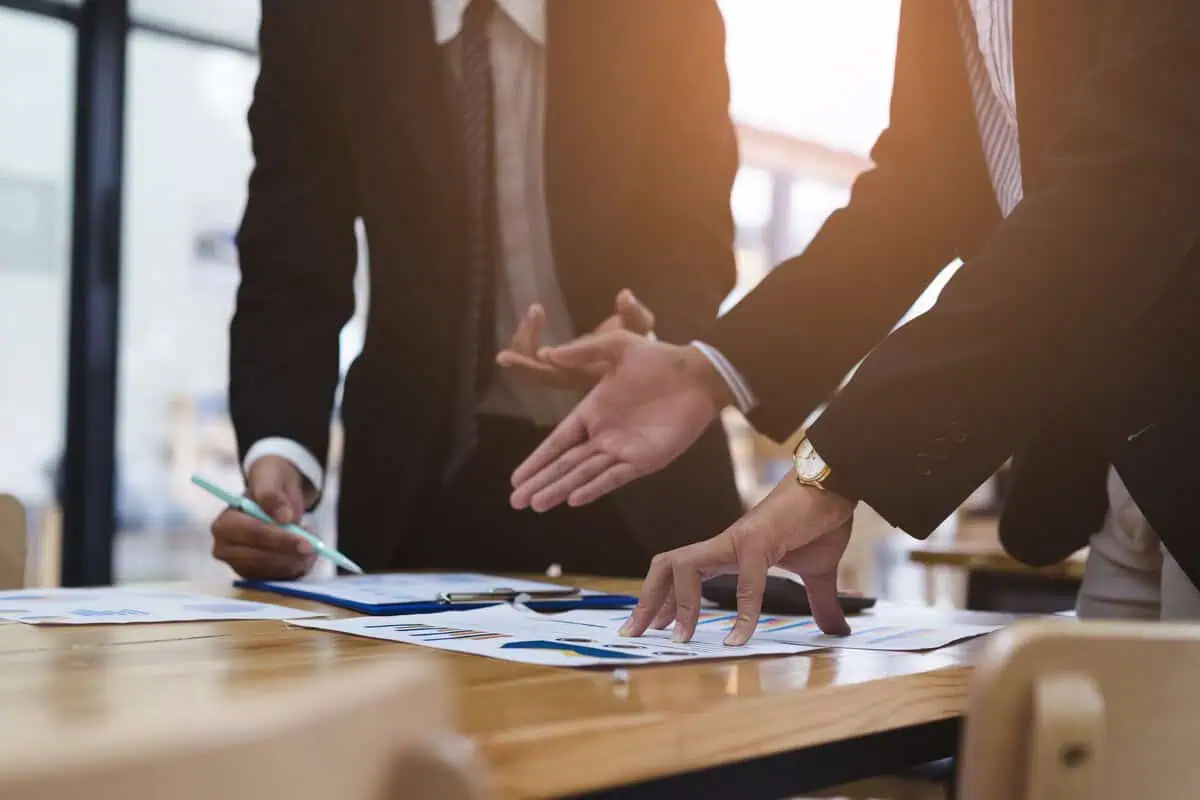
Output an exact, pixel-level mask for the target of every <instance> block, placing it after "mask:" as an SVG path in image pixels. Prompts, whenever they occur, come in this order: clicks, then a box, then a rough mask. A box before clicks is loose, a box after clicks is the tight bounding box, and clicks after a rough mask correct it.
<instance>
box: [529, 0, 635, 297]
mask: <svg viewBox="0 0 1200 800" xmlns="http://www.w3.org/2000/svg"><path fill="white" fill-rule="evenodd" d="M628 2H630V0H567V1H566V2H562V1H560V2H552V1H551V0H547V3H546V15H547V16H546V145H545V147H546V156H545V157H546V195H547V197H546V199H547V205H548V207H549V215H550V230H551V238H552V240H553V243H554V244H555V250H554V254H555V265H556V267H557V269H558V272H559V276H560V279H562V280H563V282H564V289H565V290H567V292H568V294H570V286H569V284H570V272H571V270H572V266H573V264H574V263H576V258H575V256H574V253H575V252H577V251H578V250H579V248H588V247H595V246H599V245H601V244H602V243H603V242H604V241H605V228H606V227H607V226H606V222H607V220H606V219H605V218H604V216H603V215H605V214H613V213H616V212H617V211H619V210H620V207H621V205H622V204H621V203H620V201H619V200H617V199H616V196H613V195H610V194H609V193H607V192H605V198H606V199H605V202H604V203H603V204H593V203H591V202H590V197H589V193H588V192H586V191H580V189H581V187H586V186H597V185H599V186H612V185H613V181H620V180H632V179H633V177H634V176H632V175H611V174H599V173H601V172H603V171H605V170H607V169H608V166H607V164H608V162H607V161H606V160H605V159H603V158H596V152H597V151H603V150H604V149H605V141H606V139H609V138H610V137H611V136H613V135H620V136H622V137H625V136H628V135H630V130H631V129H635V126H636V124H637V121H638V120H639V119H640V111H639V109H638V107H637V101H638V99H639V98H637V97H636V96H633V95H634V92H633V91H632V90H633V89H635V88H636V87H637V85H638V82H637V79H636V76H632V75H630V74H629V73H630V70H634V69H637V66H638V61H637V59H636V58H630V57H629V56H630V54H634V53H637V52H639V51H638V50H637V47H638V45H637V44H636V43H630V42H627V41H626V40H627V39H628V38H629V37H630V36H634V35H636V34H637V33H639V31H637V30H636V29H635V28H634V27H633V26H632V25H630V24H629V21H630V20H631V19H641V20H645V19H647V18H648V17H650V16H652V15H651V14H650V13H649V12H647V11H644V10H643V11H638V12H636V13H635V12H634V11H633V10H632V9H631V8H630V7H629V6H628V5H627V3H628ZM633 2H639V3H643V4H645V0H633ZM646 5H652V4H646ZM568 243H569V249H568Z"/></svg>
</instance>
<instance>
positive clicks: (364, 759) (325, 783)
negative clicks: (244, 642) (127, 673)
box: [0, 658, 483, 800]
mask: <svg viewBox="0 0 1200 800" xmlns="http://www.w3.org/2000/svg"><path fill="white" fill-rule="evenodd" d="M151 679H152V677H150V676H148V677H147V680H151ZM480 775H481V773H480V772H479V770H478V769H477V767H476V764H475V761H474V758H473V754H472V751H471V748H470V746H469V744H468V743H467V742H466V740H465V739H461V738H458V737H456V736H454V735H453V733H452V731H451V722H450V706H449V698H448V696H447V692H446V690H445V685H444V684H443V683H442V681H441V680H439V675H438V673H437V672H435V671H434V667H433V666H432V664H431V662H430V661H426V660H425V659H423V658H414V659H409V658H400V659H397V660H395V661H389V662H388V663H386V664H384V665H381V666H379V667H378V668H371V669H356V670H351V671H349V672H348V673H346V674H343V675H340V676H338V677H336V678H328V679H324V680H321V681H309V682H305V683H303V684H302V685H293V687H292V688H290V689H284V690H278V691H273V692H271V693H269V694H267V695H259V696H254V697H252V698H249V699H240V700H239V699H237V698H230V699H229V700H228V701H222V702H220V703H218V704H216V705H214V706H210V707H206V708H194V707H193V708H192V709H191V710H188V711H183V712H175V713H172V712H171V710H170V709H163V710H161V711H158V712H156V713H153V714H151V713H147V714H146V715H144V716H137V717H136V718H135V717H134V716H129V717H126V718H124V719H122V720H121V721H120V722H115V723H113V724H112V725H108V726H105V725H100V726H97V727H93V728H87V729H83V730H76V731H74V732H67V733H55V734H54V735H52V736H46V737H39V736H37V735H36V734H34V733H31V735H30V737H28V741H25V742H20V743H11V742H5V743H2V744H0V799H2V800H77V799H78V798H87V799H88V800H252V799H253V800H260V798H270V797H278V798H287V800H330V798H338V800H385V799H386V800H391V799H392V798H412V800H476V798H480V797H482V796H483V790H482V788H481V783H480V780H481V778H480Z"/></svg>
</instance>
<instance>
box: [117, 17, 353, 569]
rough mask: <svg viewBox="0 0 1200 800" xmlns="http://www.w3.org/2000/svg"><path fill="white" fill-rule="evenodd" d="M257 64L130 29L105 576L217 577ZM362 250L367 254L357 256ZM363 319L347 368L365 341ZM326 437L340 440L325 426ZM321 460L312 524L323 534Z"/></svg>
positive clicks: (327, 510) (229, 473)
mask: <svg viewBox="0 0 1200 800" xmlns="http://www.w3.org/2000/svg"><path fill="white" fill-rule="evenodd" d="M257 74H258V61H257V59H256V58H254V57H251V56H248V55H246V54H244V53H241V52H237V51H233V50H228V49H224V48H219V47H212V46H208V45H200V44H195V43H190V42H186V41H182V40H179V39H177V38H172V37H168V36H163V35H160V34H157V33H152V32H148V31H136V30H135V31H134V32H133V33H132V34H131V36H130V43H129V61H128V78H127V103H128V106H127V117H126V149H125V215H124V231H123V245H122V257H123V259H124V263H123V273H122V283H121V291H122V300H121V303H122V305H121V338H120V343H121V353H120V376H119V384H118V391H119V394H118V404H119V406H118V420H117V441H118V454H117V455H118V464H119V469H118V475H117V480H118V497H117V501H118V502H117V505H118V523H117V531H118V533H117V537H118V538H117V547H116V553H115V556H114V566H115V572H116V579H117V580H119V581H134V580H174V579H205V578H218V577H219V578H225V577H227V576H228V575H229V572H228V571H227V570H226V568H225V567H224V566H223V565H221V564H219V563H217V562H215V561H214V560H213V559H212V557H211V554H210V551H211V539H210V534H209V525H210V523H211V522H212V519H213V518H214V517H215V516H216V514H217V513H218V512H219V511H220V510H221V506H220V503H218V502H216V501H214V500H213V499H212V498H209V497H208V496H206V495H204V494H203V493H202V492H199V491H197V490H196V489H195V488H194V487H193V486H191V485H190V483H189V478H190V476H191V475H192V474H193V473H196V472H199V473H201V474H203V475H205V476H208V477H210V478H211V479H212V480H214V481H216V482H217V483H218V484H221V485H224V486H227V487H229V488H230V489H231V490H240V488H241V486H242V475H241V469H240V465H239V464H238V459H237V449H236V443H235V439H234V435H233V427H232V424H231V422H230V419H229V411H228V405H227V391H228V370H229V363H228V362H229V322H230V318H231V317H232V314H233V309H234V300H235V295H236V292H237V286H238V282H239V272H238V261H237V252H236V247H235V243H234V234H235V232H236V230H237V226H238V224H239V223H240V221H241V216H242V211H243V209H244V207H245V203H246V186H247V179H248V177H249V174H250V170H251V168H252V166H253V158H252V154H251V149H250V133H249V130H248V128H247V126H246V113H247V111H248V108H249V105H250V101H251V98H252V96H253V90H254V81H255V79H256V78H257ZM360 252H364V253H365V248H361V247H360ZM365 278H366V276H365V265H363V269H360V275H359V280H358V282H357V288H358V293H359V297H360V302H359V305H358V307H359V310H360V311H359V315H358V316H356V317H355V319H354V320H353V321H352V322H351V323H350V324H349V325H348V326H347V328H346V331H345V332H344V335H343V338H342V354H343V361H344V366H348V365H349V362H350V361H351V360H352V359H353V357H354V356H355V355H357V353H358V351H359V350H360V349H361V347H362V329H363V317H364V315H365V308H366V303H365V302H362V298H363V297H364V296H365V292H366V280H365ZM333 439H334V442H335V448H336V442H338V441H339V437H338V435H337V432H336V428H335V432H334V437H333ZM337 460H338V455H337V453H336V450H335V453H334V454H333V457H332V458H331V468H330V470H329V475H328V477H327V485H326V492H325V497H326V501H325V502H323V503H322V505H321V508H320V509H319V511H318V516H317V517H316V518H315V519H314V520H312V521H311V524H312V526H313V527H314V528H315V529H316V530H318V531H320V532H321V533H322V535H325V536H327V537H328V538H330V539H332V538H333V537H334V535H335V532H334V530H333V509H334V507H335V503H334V502H333V501H334V499H335V497H336V486H337V469H336V464H337Z"/></svg>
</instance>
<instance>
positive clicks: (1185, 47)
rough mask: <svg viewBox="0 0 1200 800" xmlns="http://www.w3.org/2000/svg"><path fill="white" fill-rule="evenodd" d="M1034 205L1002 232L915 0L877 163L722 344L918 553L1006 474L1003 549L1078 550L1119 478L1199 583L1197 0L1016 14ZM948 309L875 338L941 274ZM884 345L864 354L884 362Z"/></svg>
mask: <svg viewBox="0 0 1200 800" xmlns="http://www.w3.org/2000/svg"><path fill="white" fill-rule="evenodd" d="M1013 15H1014V18H1013V28H1014V69H1015V76H1016V95H1017V104H1018V118H1019V126H1020V143H1021V156H1022V168H1023V173H1024V189H1025V196H1024V200H1023V202H1022V203H1021V204H1020V205H1019V207H1018V208H1017V209H1016V210H1015V211H1014V213H1013V214H1012V215H1011V216H1010V217H1009V218H1008V219H1007V220H1006V221H1004V222H1003V223H1002V224H1001V219H1000V213H999V210H998V207H997V205H996V202H995V199H994V194H993V192H992V189H991V186H990V182H989V178H988V173H987V169H986V163H985V160H984V155H983V151H982V148H981V145H980V139H979V135H978V130H977V124H976V120H975V116H974V108H973V102H972V95H971V87H970V83H969V79H968V76H967V73H966V68H965V64H964V59H963V57H962V50H961V41H960V38H959V37H960V35H959V30H958V26H957V21H956V18H955V9H954V5H953V0H906V2H904V4H903V6H902V11H901V21H900V42H899V49H898V55H897V64H896V84H895V93H894V97H893V103H892V118H891V125H890V127H889V128H888V130H887V131H886V132H885V133H884V134H883V135H882V136H881V137H880V140H879V142H878V145H877V147H876V148H875V151H874V154H873V155H874V160H875V164H876V166H875V168H874V169H873V170H872V171H870V172H869V173H867V174H866V175H864V176H863V177H862V178H861V179H860V180H859V181H858V184H857V185H856V186H855V188H854V192H853V196H852V199H851V201H850V203H849V206H848V207H847V208H846V209H845V210H843V211H841V212H839V213H837V214H835V215H834V216H833V217H832V218H831V219H830V221H829V222H828V224H826V225H825V227H824V229H823V230H822V231H821V232H820V234H819V235H818V236H817V237H816V239H815V241H813V243H812V244H811V245H810V246H809V248H808V249H807V251H806V252H805V253H804V254H803V255H801V256H800V257H799V258H797V259H795V260H793V261H792V262H790V263H788V264H785V265H783V266H782V267H780V268H779V269H777V270H775V272H774V273H773V274H772V275H770V276H769V277H768V278H767V279H766V281H765V282H764V283H763V285H762V286H761V287H759V289H758V290H757V291H756V292H754V293H753V294H752V295H751V296H750V297H749V298H748V299H747V300H745V301H744V302H742V303H741V304H740V305H739V306H738V307H737V308H736V309H734V310H733V311H732V312H731V313H730V314H729V315H727V316H726V317H725V318H724V320H723V321H722V323H720V324H719V325H718V327H717V329H716V331H715V332H714V333H713V334H712V335H711V342H712V344H714V345H716V346H718V347H719V348H721V349H722V351H723V352H724V353H725V354H726V355H727V356H728V357H729V358H730V359H731V360H732V361H733V363H734V364H736V365H737V366H738V367H739V368H741V369H742V370H743V371H744V372H745V373H746V375H747V377H748V378H749V381H750V383H751V385H752V386H753V388H754V390H755V392H756V393H757V394H758V396H759V398H760V399H761V401H762V405H761V407H760V409H759V411H758V414H757V416H756V422H757V424H758V425H760V426H761V427H762V428H763V429H764V430H766V431H768V432H772V433H774V434H776V435H780V436H782V435H786V434H787V433H789V432H790V431H791V430H792V429H794V427H795V426H796V424H797V423H798V422H799V421H800V420H802V419H803V418H804V416H805V414H806V413H807V412H809V411H810V410H811V409H812V408H813V407H814V406H816V405H818V404H819V403H820V402H821V401H822V400H824V399H825V398H826V397H827V395H829V394H830V393H831V392H832V391H833V390H834V388H835V386H836V385H837V383H838V381H839V380H840V378H841V377H842V376H843V375H844V374H845V373H846V372H847V370H848V369H849V368H850V367H851V366H853V365H854V363H855V362H857V361H858V360H859V359H860V358H862V357H863V356H864V355H865V354H867V353H868V352H869V351H871V350H872V349H873V348H874V350H873V352H872V353H871V355H870V356H869V357H868V358H867V360H866V362H865V363H864V364H863V366H862V367H861V369H860V370H859V371H858V372H857V374H856V376H855V378H854V379H853V380H852V381H851V382H850V383H849V384H848V385H847V386H846V388H845V389H844V390H843V391H842V392H841V393H840V396H838V397H837V398H836V399H835V400H834V401H833V403H832V404H831V405H830V406H829V408H828V409H827V411H826V412H825V414H824V415H823V416H822V418H821V419H820V420H819V421H818V422H817V423H816V424H815V425H814V427H813V428H812V430H811V431H810V432H809V433H810V437H811V439H812V441H813V443H814V444H815V446H816V447H817V450H818V451H819V452H820V453H821V454H822V455H823V456H824V458H825V459H826V461H827V462H828V463H829V464H830V466H831V467H832V469H833V475H834V476H837V477H839V478H840V480H841V482H842V483H844V484H845V485H847V486H849V487H851V488H852V489H853V490H855V493H858V494H860V495H861V497H862V499H864V500H866V501H868V502H869V503H870V504H871V505H872V506H874V507H875V508H876V509H877V510H878V511H879V512H880V513H881V514H882V515H883V516H884V517H886V518H887V519H888V520H890V521H891V522H893V523H894V524H897V525H899V526H901V527H903V528H904V529H905V530H907V531H908V532H909V533H912V534H914V535H916V536H925V535H927V534H928V533H929V532H930V531H931V530H932V529H933V528H934V527H935V526H936V525H937V524H938V523H939V522H940V521H941V520H943V519H944V518H945V517H947V516H948V515H949V514H950V513H951V512H952V511H953V509H954V508H955V507H956V506H957V505H958V504H959V503H960V502H961V501H962V500H963V499H964V498H965V497H966V496H967V495H968V493H969V492H970V491H972V490H973V489H974V488H975V487H976V486H977V485H978V484H980V483H981V482H982V481H983V480H985V479H986V478H987V477H988V476H989V475H990V474H992V473H993V472H994V471H995V470H996V469H997V467H999V466H1000V465H1001V464H1002V463H1003V461H1004V460H1005V459H1006V458H1008V457H1009V456H1010V455H1011V454H1015V457H1016V468H1015V471H1014V479H1015V484H1016V486H1015V488H1014V490H1013V501H1014V502H1013V504H1012V506H1011V507H1010V511H1011V512H1013V514H1014V515H1013V516H1010V517H1009V518H1008V519H1007V520H1006V521H1005V524H1004V530H1005V541H1006V543H1007V544H1008V545H1009V546H1010V547H1011V548H1012V549H1013V551H1014V552H1015V553H1016V554H1017V555H1019V556H1022V557H1026V558H1030V559H1032V560H1042V561H1044V560H1047V559H1053V558H1055V557H1058V556H1060V555H1063V554H1065V553H1067V552H1070V551H1071V550H1073V549H1075V548H1077V547H1079V546H1081V545H1083V544H1085V543H1086V537H1087V534H1088V533H1090V532H1091V531H1093V530H1095V529H1096V527H1098V525H1099V524H1100V521H1101V517H1102V514H1103V512H1104V508H1105V501H1104V494H1103V493H1104V480H1103V474H1104V469H1105V464H1106V463H1109V462H1111V463H1114V464H1115V465H1116V467H1117V469H1118V471H1119V472H1120V474H1121V475H1122V477H1123V478H1124V479H1125V482H1126V484H1127V485H1128V486H1129V489H1130V491H1131V493H1132V495H1133V497H1134V499H1135V500H1136V501H1137V503H1138V504H1139V506H1140V507H1141V508H1142V510H1143V511H1144V512H1145V514H1146V516H1147V517H1148V519H1149V521H1150V522H1151V524H1152V525H1153V526H1154V527H1155V529H1156V530H1157V531H1158V533H1159V534H1160V536H1161V538H1162V539H1163V541H1164V543H1165V544H1166V545H1167V547H1168V548H1169V549H1170V550H1171V551H1172V553H1173V554H1174V555H1175V556H1176V558H1177V559H1178V560H1179V561H1180V563H1181V564H1182V565H1183V566H1184V568H1185V569H1187V570H1188V571H1189V574H1190V575H1191V576H1192V578H1193V579H1194V580H1195V579H1198V578H1200V537H1197V536H1195V535H1194V533H1193V531H1194V529H1195V525H1196V519H1197V514H1198V513H1200V492H1197V489H1200V370H1198V369H1197V367H1200V314H1198V313H1197V310H1198V309H1200V255H1198V254H1197V252H1196V243H1197V237H1198V235H1200V82H1198V81H1197V76H1198V75H1200V13H1198V12H1197V10H1196V5H1195V3H1194V0H1154V2H1149V3H1147V2H1143V1H1142V0H1052V1H1045V2H1043V0H1015V5H1014V11H1013ZM956 256H960V257H962V258H963V259H964V260H965V261H966V264H965V266H964V267H963V269H962V270H960V271H959V273H958V274H957V275H956V276H955V278H954V279H953V280H952V281H951V282H950V283H949V285H948V286H947V287H946V289H945V290H944V291H943V293H942V295H941V298H940V300H939V302H938V303H937V306H936V307H935V308H934V309H933V310H932V311H931V312H930V313H928V314H926V315H924V316H922V317H920V318H918V319H917V320H915V321H913V322H911V323H910V324H908V325H906V326H905V327H904V328H902V329H900V330H899V331H898V332H896V333H895V334H893V335H891V336H888V338H887V339H886V340H885V341H883V342H882V343H881V344H878V343H879V342H880V340H881V339H883V337H885V336H886V335H887V334H888V331H889V329H890V328H891V327H892V326H893V325H894V324H895V323H896V321H897V319H898V318H899V317H900V315H901V314H902V313H903V312H904V310H905V309H907V308H908V306H909V305H910V304H911V303H912V301H913V299H914V298H915V297H916V296H917V295H918V294H919V292H920V291H921V290H922V289H923V288H924V287H925V286H926V285H927V284H928V283H929V281H930V279H931V278H932V277H933V276H934V275H935V274H936V273H937V272H938V271H939V270H940V269H941V268H942V267H943V266H944V265H945V264H947V263H948V262H949V261H951V260H952V259H953V258H955V257H956ZM877 344H878V346H877V347H876V345H877Z"/></svg>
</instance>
